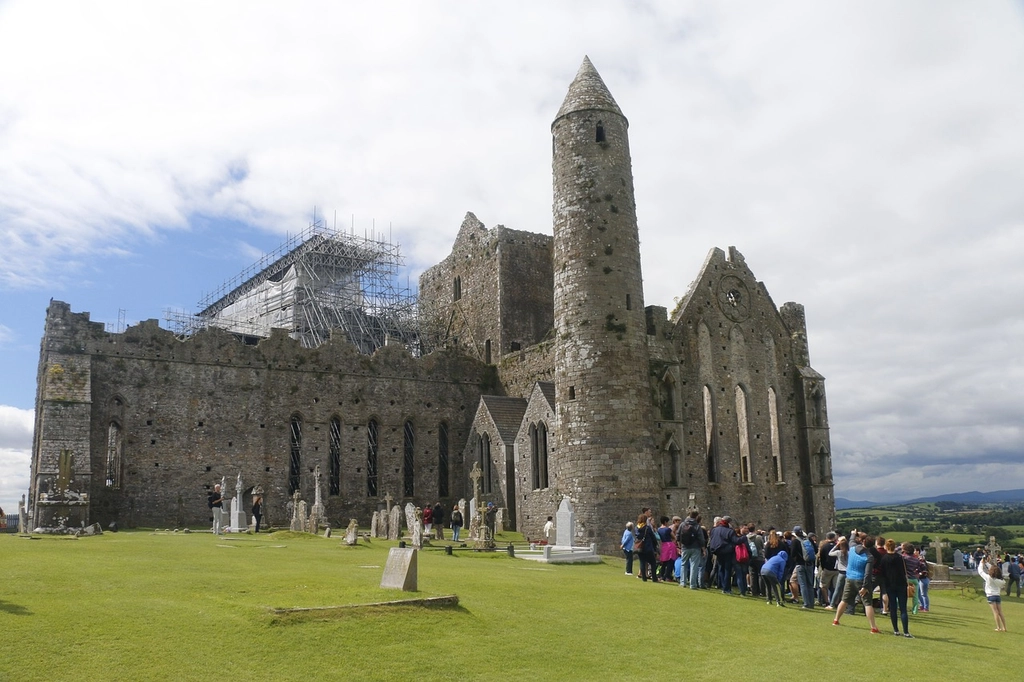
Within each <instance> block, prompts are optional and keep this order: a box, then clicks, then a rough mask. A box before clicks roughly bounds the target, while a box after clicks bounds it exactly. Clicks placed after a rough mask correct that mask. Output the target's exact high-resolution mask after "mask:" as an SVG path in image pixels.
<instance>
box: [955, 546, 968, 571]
mask: <svg viewBox="0 0 1024 682" xmlns="http://www.w3.org/2000/svg"><path fill="white" fill-rule="evenodd" d="M966 568H967V566H966V565H965V564H964V553H963V552H961V551H960V550H959V549H956V550H953V570H954V571H963V570H964V569H966Z"/></svg>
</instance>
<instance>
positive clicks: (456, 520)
mask: <svg viewBox="0 0 1024 682" xmlns="http://www.w3.org/2000/svg"><path fill="white" fill-rule="evenodd" d="M451 524H452V540H454V541H455V542H458V541H459V533H461V532H462V512H461V511H459V505H455V506H454V507H452V515H451Z"/></svg>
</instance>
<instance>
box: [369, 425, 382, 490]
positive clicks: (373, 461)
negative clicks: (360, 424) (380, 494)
mask: <svg viewBox="0 0 1024 682" xmlns="http://www.w3.org/2000/svg"><path fill="white" fill-rule="evenodd" d="M378 431H379V427H378V426H377V422H376V421H375V420H373V419H371V420H370V421H369V422H367V424H366V496H367V497H377V463H378V462H377V454H378V442H377V438H378V436H379V435H380V434H379V433H378Z"/></svg>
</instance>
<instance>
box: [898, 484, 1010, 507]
mask: <svg viewBox="0 0 1024 682" xmlns="http://www.w3.org/2000/svg"><path fill="white" fill-rule="evenodd" d="M941 501H948V502H965V503H968V504H978V503H981V504H998V503H1018V502H1024V489H1022V488H1018V489H1016V490H993V491H992V492H990V493H980V492H978V491H977V490H972V491H971V492H969V493H952V494H948V495H935V496H933V497H918V498H917V499H913V500H908V501H907V502H906V503H905V504H916V503H918V502H941Z"/></svg>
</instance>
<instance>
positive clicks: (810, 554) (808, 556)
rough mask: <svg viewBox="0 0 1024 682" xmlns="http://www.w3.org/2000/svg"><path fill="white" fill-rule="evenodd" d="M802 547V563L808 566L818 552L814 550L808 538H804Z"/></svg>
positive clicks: (812, 562) (811, 563)
mask: <svg viewBox="0 0 1024 682" xmlns="http://www.w3.org/2000/svg"><path fill="white" fill-rule="evenodd" d="M802 545H803V548H804V563H805V564H807V565H808V566H811V565H813V564H814V560H815V559H816V558H817V556H818V553H817V552H815V551H814V543H813V542H811V541H810V539H808V538H804V539H803V542H802Z"/></svg>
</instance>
